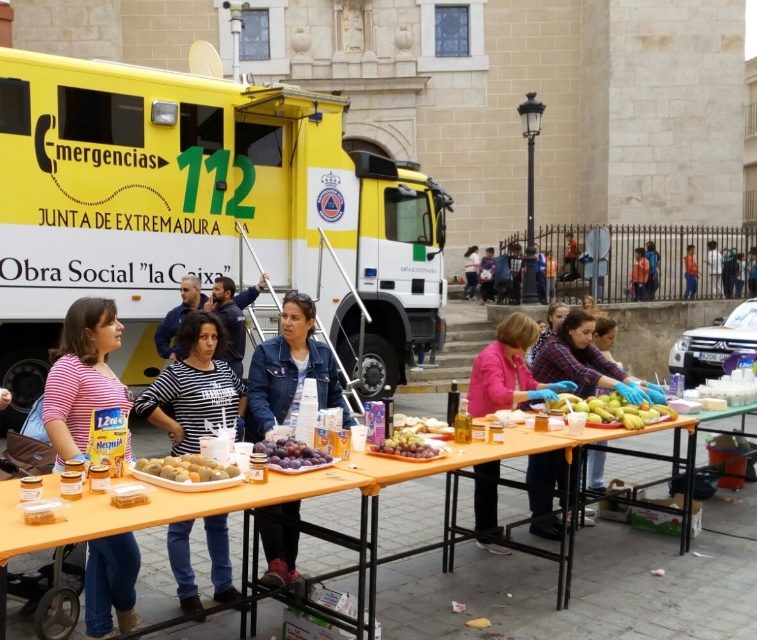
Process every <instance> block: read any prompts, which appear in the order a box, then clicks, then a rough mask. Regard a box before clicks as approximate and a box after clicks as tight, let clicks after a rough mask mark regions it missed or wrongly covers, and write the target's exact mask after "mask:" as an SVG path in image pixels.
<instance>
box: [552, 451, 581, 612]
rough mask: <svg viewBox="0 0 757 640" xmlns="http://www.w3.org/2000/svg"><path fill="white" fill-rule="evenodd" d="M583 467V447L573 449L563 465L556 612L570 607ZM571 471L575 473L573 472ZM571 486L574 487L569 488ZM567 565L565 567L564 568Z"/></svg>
mask: <svg viewBox="0 0 757 640" xmlns="http://www.w3.org/2000/svg"><path fill="white" fill-rule="evenodd" d="M582 465H583V447H575V448H574V449H573V462H572V464H566V465H565V473H566V478H565V487H566V492H567V494H566V495H564V497H563V500H564V501H565V506H564V507H563V523H562V535H561V538H562V539H561V540H560V577H559V580H560V583H559V587H558V595H557V598H558V606H557V608H558V610H559V609H562V608H563V606H564V608H565V609H567V608H568V607H569V606H570V586H571V581H572V578H573V554H574V549H575V538H576V535H575V534H576V525H577V520H578V501H579V495H580V490H581V486H580V480H579V478H580V476H581V474H580V473H579V472H578V470H579V469H581V467H582ZM573 469H575V470H576V471H575V472H573ZM571 484H573V485H574V486H572V487H571ZM568 509H570V512H571V513H572V516H571V523H570V527H568V526H567V523H568V518H567V517H566V516H567V514H568ZM566 535H567V536H568V539H567V545H568V553H567V558H566V554H565V544H566ZM566 565H567V566H566ZM563 585H564V596H565V599H564V602H563V603H562V604H563V606H560V604H561V603H560V595H561V593H560V591H561V590H562V588H563Z"/></svg>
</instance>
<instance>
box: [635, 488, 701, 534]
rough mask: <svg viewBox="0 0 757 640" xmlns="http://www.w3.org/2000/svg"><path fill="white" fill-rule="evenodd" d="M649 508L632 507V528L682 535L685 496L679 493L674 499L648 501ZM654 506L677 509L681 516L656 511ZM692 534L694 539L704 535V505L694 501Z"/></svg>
mask: <svg viewBox="0 0 757 640" xmlns="http://www.w3.org/2000/svg"><path fill="white" fill-rule="evenodd" d="M646 502H648V503H649V505H650V506H649V507H645V506H642V507H631V513H630V517H629V521H630V523H631V526H633V527H637V528H639V529H647V530H649V531H656V532H657V533H664V534H667V535H670V536H680V535H681V519H682V517H683V494H681V493H677V494H676V495H675V496H673V497H672V498H666V499H663V500H647V501H646ZM654 505H660V506H663V507H676V508H677V509H680V510H681V515H678V514H672V513H663V512H662V511H656V510H655V509H654ZM691 533H692V535H693V536H694V537H696V536H698V535H699V534H700V533H702V503H701V502H698V501H697V500H694V503H693V505H692V513H691Z"/></svg>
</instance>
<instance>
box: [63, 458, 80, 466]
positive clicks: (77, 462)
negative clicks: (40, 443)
mask: <svg viewBox="0 0 757 640" xmlns="http://www.w3.org/2000/svg"><path fill="white" fill-rule="evenodd" d="M65 464H66V466H67V467H83V466H84V460H66V463H65Z"/></svg>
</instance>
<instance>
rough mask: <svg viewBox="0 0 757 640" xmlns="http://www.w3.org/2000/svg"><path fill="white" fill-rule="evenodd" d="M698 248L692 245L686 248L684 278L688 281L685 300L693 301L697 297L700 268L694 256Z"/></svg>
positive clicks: (684, 295) (684, 294)
mask: <svg viewBox="0 0 757 640" xmlns="http://www.w3.org/2000/svg"><path fill="white" fill-rule="evenodd" d="M695 253H696V247H695V246H694V245H693V244H690V245H689V246H688V247H686V255H685V256H684V257H683V269H684V274H683V277H684V278H685V279H686V291H684V293H683V299H684V300H693V299H694V298H696V295H697V288H698V287H699V267H698V266H697V259H696V257H695V256H694V254H695Z"/></svg>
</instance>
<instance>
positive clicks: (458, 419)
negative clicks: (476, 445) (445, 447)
mask: <svg viewBox="0 0 757 640" xmlns="http://www.w3.org/2000/svg"><path fill="white" fill-rule="evenodd" d="M471 442H473V418H472V417H471V415H470V414H469V413H468V401H467V400H460V412H459V413H458V414H457V415H456V416H455V444H470V443H471Z"/></svg>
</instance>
